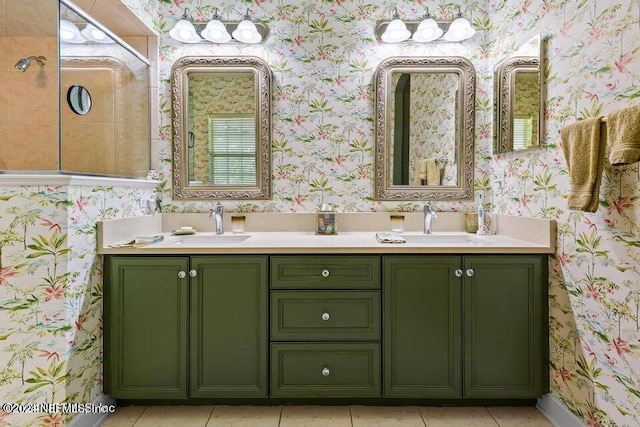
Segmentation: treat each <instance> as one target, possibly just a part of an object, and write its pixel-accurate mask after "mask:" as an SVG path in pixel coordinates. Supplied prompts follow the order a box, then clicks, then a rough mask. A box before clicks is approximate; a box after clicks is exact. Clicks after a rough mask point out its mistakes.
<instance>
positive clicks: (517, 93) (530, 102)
mask: <svg viewBox="0 0 640 427" xmlns="http://www.w3.org/2000/svg"><path fill="white" fill-rule="evenodd" d="M513 97H514V100H513V101H514V106H513V116H514V120H515V119H517V118H518V117H528V118H531V126H530V129H531V138H530V139H529V138H526V140H528V141H530V142H531V143H535V142H537V141H538V113H539V111H540V84H539V83H538V73H523V72H516V77H515V88H514V90H513ZM513 129H514V130H513V132H514V135H513V145H514V149H518V148H520V149H522V148H527V147H526V146H523V147H517V145H518V136H517V135H516V129H517V126H514V127H513ZM521 141H522V139H521ZM523 142H524V141H523ZM529 145H531V144H529Z"/></svg>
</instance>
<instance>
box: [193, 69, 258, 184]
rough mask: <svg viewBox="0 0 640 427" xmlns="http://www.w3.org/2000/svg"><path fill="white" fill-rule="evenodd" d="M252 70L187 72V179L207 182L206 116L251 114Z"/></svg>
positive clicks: (253, 93) (253, 97)
mask: <svg viewBox="0 0 640 427" xmlns="http://www.w3.org/2000/svg"><path fill="white" fill-rule="evenodd" d="M255 106H256V99H255V79H254V75H253V73H240V74H239V73H237V72H236V73H234V74H233V75H230V74H227V75H222V74H221V73H218V74H216V73H190V74H189V113H188V117H189V118H190V120H189V124H190V125H191V126H192V127H191V131H192V132H193V133H194V135H195V144H194V148H193V150H192V151H191V155H190V158H189V166H193V167H192V168H190V169H189V180H190V181H200V182H202V183H204V184H205V185H206V184H208V183H209V176H210V175H209V174H210V157H209V117H210V116H212V115H215V114H220V113H225V114H255Z"/></svg>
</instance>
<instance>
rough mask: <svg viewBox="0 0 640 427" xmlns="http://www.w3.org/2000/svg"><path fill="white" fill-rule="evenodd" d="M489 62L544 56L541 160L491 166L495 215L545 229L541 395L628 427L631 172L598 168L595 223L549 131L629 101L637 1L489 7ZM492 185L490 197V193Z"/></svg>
mask: <svg viewBox="0 0 640 427" xmlns="http://www.w3.org/2000/svg"><path fill="white" fill-rule="evenodd" d="M489 3H490V7H491V8H492V10H493V12H492V17H491V28H490V30H489V33H490V34H491V35H492V40H491V43H490V44H491V46H492V50H491V55H492V56H495V57H496V59H499V58H498V57H499V56H500V55H501V54H502V53H504V52H508V51H511V50H513V47H514V46H517V45H519V44H522V43H524V42H525V41H526V40H528V39H529V38H531V37H532V36H533V35H535V34H536V33H542V34H543V36H546V37H548V38H549V40H548V47H547V58H548V59H547V61H546V64H545V69H546V71H547V79H546V80H547V91H546V98H547V105H546V113H545V122H546V132H545V135H544V141H545V144H544V147H543V148H542V149H538V150H533V151H529V152H526V153H518V154H515V153H514V154H505V155H501V156H491V153H488V152H487V153H484V152H482V151H481V152H479V153H478V152H477V153H476V154H477V156H479V157H481V158H482V159H485V160H488V159H490V160H491V164H490V169H489V174H490V183H491V190H492V193H493V210H494V211H495V212H500V213H507V214H513V215H522V216H528V217H539V218H552V219H555V220H556V221H557V223H558V249H557V253H556V255H555V256H554V257H553V259H552V261H551V266H550V295H549V305H550V324H551V329H550V335H551V337H550V346H551V352H550V353H551V384H552V385H551V388H552V390H551V393H552V396H553V397H555V398H556V399H558V400H559V401H561V402H562V403H563V404H564V405H566V407H567V408H568V409H569V410H570V411H571V412H573V413H574V414H575V415H576V416H577V417H578V418H580V419H581V420H582V421H583V422H584V424H585V425H588V426H637V425H640V393H639V392H638V390H640V346H639V344H640V326H639V325H640V316H639V314H640V309H639V306H640V250H639V248H640V227H639V224H640V170H639V167H638V163H635V164H632V165H628V166H623V167H610V166H609V165H607V166H606V168H605V169H606V170H605V172H604V175H603V182H602V186H601V191H600V206H599V209H598V211H597V212H595V213H584V212H580V211H570V210H568V209H567V202H566V196H567V194H568V192H569V183H568V179H567V167H566V162H565V159H564V157H563V154H562V150H561V148H560V138H559V131H560V129H561V128H562V127H563V126H566V125H568V124H570V123H574V122H575V121H576V120H580V119H584V118H587V117H595V116H599V115H607V114H609V113H611V112H613V111H616V110H618V109H620V108H624V107H626V106H630V105H636V104H638V103H639V102H640V89H639V87H638V81H637V76H638V75H640V44H639V40H640V26H639V25H638V22H639V20H640V2H638V1H637V0H612V1H607V2H596V1H591V2H589V1H580V0H566V1H546V0H520V1H512V0H509V1H506V0H492V1H490V2H489ZM499 183H502V186H500V185H499Z"/></svg>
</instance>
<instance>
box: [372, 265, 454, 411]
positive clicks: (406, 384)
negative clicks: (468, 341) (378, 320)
mask: <svg viewBox="0 0 640 427" xmlns="http://www.w3.org/2000/svg"><path fill="white" fill-rule="evenodd" d="M459 268H460V257H459V256H425V255H398V256H386V257H384V264H383V271H384V280H383V292H384V309H383V312H384V337H383V342H384V396H385V397H405V398H410V397H416V398H458V397H461V396H462V384H461V369H460V368H461V364H462V353H461V341H462V316H461V309H462V307H461V305H460V298H461V296H462V290H461V288H462V286H461V283H460V279H459V278H458V277H456V275H455V270H456V269H459Z"/></svg>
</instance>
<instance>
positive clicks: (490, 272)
mask: <svg viewBox="0 0 640 427" xmlns="http://www.w3.org/2000/svg"><path fill="white" fill-rule="evenodd" d="M383 258H384V264H383V271H384V283H383V291H384V299H383V307H384V308H383V313H384V336H383V342H384V356H385V357H384V369H383V373H384V396H385V397H422V398H433V397H436V398H446V397H450V398H455V397H460V398H466V399H530V398H537V397H540V396H542V395H543V394H544V393H546V392H547V391H548V367H547V366H548V348H547V345H548V344H547V343H548V318H547V317H548V314H547V308H546V306H547V274H546V272H547V267H546V265H547V257H546V256H545V255H540V256H537V255H477V256H475V255H468V256H461V257H460V256H440V255H411V256H395V255H391V256H385V257H383Z"/></svg>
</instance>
